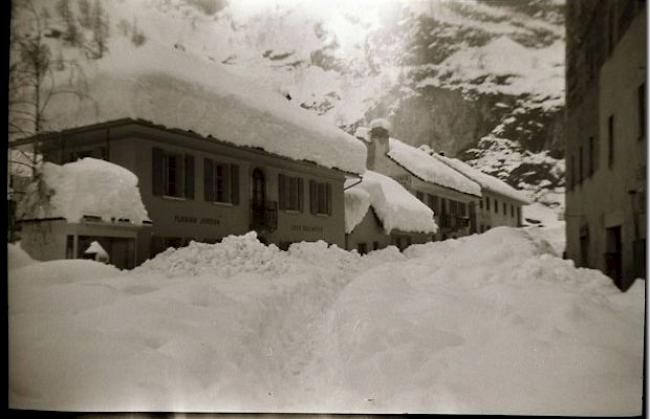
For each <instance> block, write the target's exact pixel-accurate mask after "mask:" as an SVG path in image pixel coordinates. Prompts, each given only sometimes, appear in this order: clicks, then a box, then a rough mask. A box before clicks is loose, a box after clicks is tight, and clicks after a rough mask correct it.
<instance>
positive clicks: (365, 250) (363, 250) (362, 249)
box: [357, 243, 368, 255]
mask: <svg viewBox="0 0 650 419" xmlns="http://www.w3.org/2000/svg"><path fill="white" fill-rule="evenodd" d="M357 250H358V251H359V254H360V255H365V254H366V253H368V246H366V244H365V243H359V244H358V245H357Z"/></svg>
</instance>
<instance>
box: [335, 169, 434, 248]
mask: <svg viewBox="0 0 650 419" xmlns="http://www.w3.org/2000/svg"><path fill="white" fill-rule="evenodd" d="M349 183H350V184H348V185H347V188H346V190H345V233H346V235H345V246H346V249H348V250H352V249H357V250H358V251H359V253H361V254H364V253H366V252H368V251H370V250H377V249H382V248H384V247H386V246H388V245H394V246H396V247H398V248H399V249H400V250H403V249H404V248H406V247H408V246H410V245H411V244H416V243H426V242H428V241H431V240H432V239H433V235H434V234H435V232H436V231H437V229H438V226H437V225H436V223H435V221H434V219H433V211H432V210H431V209H430V208H429V207H427V206H426V205H425V204H423V203H422V202H420V201H419V200H418V199H417V198H415V197H414V196H413V195H411V194H410V193H409V192H408V191H407V190H406V189H404V187H403V186H402V185H400V184H399V183H398V182H397V181H396V180H394V179H391V178H390V177H388V176H384V175H382V174H380V173H376V172H373V171H371V170H368V171H366V172H365V173H364V174H363V177H362V179H361V181H358V180H351V181H349Z"/></svg>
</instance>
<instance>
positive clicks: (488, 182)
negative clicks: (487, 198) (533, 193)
mask: <svg viewBox="0 0 650 419" xmlns="http://www.w3.org/2000/svg"><path fill="white" fill-rule="evenodd" d="M433 157H434V158H436V159H438V160H440V161H441V162H443V163H445V164H446V165H448V166H449V167H451V168H453V169H455V170H457V171H458V172H460V173H462V174H463V175H465V176H467V177H468V178H470V179H472V180H473V181H475V182H477V183H478V184H479V185H481V187H482V188H484V189H486V190H488V191H490V192H493V193H495V194H499V195H503V196H505V197H507V198H510V199H514V200H515V201H519V202H521V203H522V204H529V203H530V201H529V200H528V198H527V197H526V196H525V195H524V193H523V192H521V191H519V190H517V189H515V188H513V187H512V186H510V185H508V184H507V183H505V182H504V181H502V180H501V179H498V178H496V177H494V176H491V175H488V174H487V173H483V172H481V171H480V170H478V169H475V168H474V167H472V166H470V165H468V164H467V163H465V162H463V161H460V160H458V159H455V158H451V157H446V156H441V155H440V154H433Z"/></svg>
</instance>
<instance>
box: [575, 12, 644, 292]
mask: <svg viewBox="0 0 650 419" xmlns="http://www.w3.org/2000/svg"><path fill="white" fill-rule="evenodd" d="M566 13H567V16H566V18H567V19H566V21H567V75H566V79H567V110H566V141H567V144H566V150H567V154H566V159H567V161H566V163H567V166H566V167H567V200H566V221H567V256H568V257H569V258H570V259H573V260H574V261H575V263H576V265H578V266H586V267H591V268H596V269H600V270H602V271H603V272H605V273H606V274H608V275H610V276H611V277H612V278H613V279H614V280H615V282H616V284H617V285H619V287H621V288H622V289H625V288H627V286H628V285H629V284H630V283H631V282H632V280H633V279H634V278H636V277H639V276H645V268H644V266H645V236H646V234H645V230H646V223H645V217H646V210H645V193H646V192H645V191H646V147H647V142H646V141H647V139H646V133H645V113H646V111H645V102H646V99H645V98H646V93H645V91H646V89H645V85H646V84H645V79H646V74H647V69H646V61H647V59H646V27H647V23H646V22H647V18H646V8H645V2H641V1H638V0H616V1H607V0H600V1H592V0H586V1H582V0H581V1H569V2H567V10H566Z"/></svg>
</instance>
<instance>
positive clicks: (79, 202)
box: [19, 157, 149, 224]
mask: <svg viewBox="0 0 650 419" xmlns="http://www.w3.org/2000/svg"><path fill="white" fill-rule="evenodd" d="M42 182H43V184H44V186H45V188H47V189H48V190H49V191H50V193H51V195H50V198H49V202H44V201H43V200H42V199H41V198H39V197H41V196H42V194H40V193H39V192H38V189H39V184H38V182H33V183H31V184H30V185H29V186H28V188H27V192H26V196H25V198H24V199H23V200H22V201H21V202H20V209H19V213H20V214H22V217H23V218H50V217H63V218H65V219H66V220H67V221H68V222H79V221H80V220H81V218H82V217H83V216H84V215H91V216H97V217H101V219H102V220H103V221H106V222H111V221H112V220H111V219H112V218H114V219H115V220H118V219H120V218H128V219H129V221H130V222H131V223H133V224H142V222H143V221H145V220H149V216H148V214H147V210H146V208H145V206H144V204H143V203H142V197H141V196H140V190H139V189H138V178H137V176H136V175H134V174H133V173H132V172H131V171H129V170H127V169H125V168H123V167H121V166H118V165H116V164H113V163H110V162H107V161H104V160H99V159H94V158H91V157H86V158H83V159H80V160H77V161H75V162H71V163H66V164H64V165H62V166H60V165H58V164H54V163H50V162H45V163H43V166H42ZM41 187H42V186H41Z"/></svg>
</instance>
